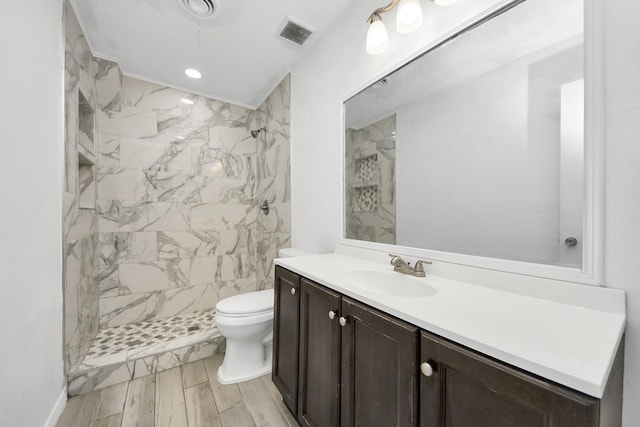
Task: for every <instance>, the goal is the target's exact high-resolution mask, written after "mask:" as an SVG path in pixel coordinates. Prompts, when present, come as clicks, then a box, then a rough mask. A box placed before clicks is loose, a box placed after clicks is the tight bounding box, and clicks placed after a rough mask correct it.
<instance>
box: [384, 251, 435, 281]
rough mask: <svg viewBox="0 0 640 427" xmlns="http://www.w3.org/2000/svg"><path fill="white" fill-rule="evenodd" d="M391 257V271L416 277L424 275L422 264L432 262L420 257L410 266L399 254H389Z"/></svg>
mask: <svg viewBox="0 0 640 427" xmlns="http://www.w3.org/2000/svg"><path fill="white" fill-rule="evenodd" d="M389 256H390V257H391V265H393V271H397V272H400V273H402V274H410V275H412V276H416V277H424V276H425V273H424V268H423V266H422V265H423V264H427V265H428V264H432V262H431V261H427V260H423V259H420V260H418V261H416V265H415V266H414V267H411V265H409V263H408V262H406V261H405V260H403V259H402V258H401V257H400V255H394V254H389Z"/></svg>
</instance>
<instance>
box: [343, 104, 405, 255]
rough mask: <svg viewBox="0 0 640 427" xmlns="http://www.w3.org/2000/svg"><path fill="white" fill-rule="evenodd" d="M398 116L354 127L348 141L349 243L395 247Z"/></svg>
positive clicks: (350, 129)
mask: <svg viewBox="0 0 640 427" xmlns="http://www.w3.org/2000/svg"><path fill="white" fill-rule="evenodd" d="M395 128H396V117H395V114H393V115H391V116H388V117H386V118H384V119H381V120H378V121H376V122H373V123H354V124H353V126H352V127H349V128H348V129H347V132H346V138H345V153H346V158H345V161H346V165H345V175H346V176H345V177H346V187H345V190H346V191H345V208H346V209H345V210H346V218H345V219H346V221H345V231H346V236H347V238H349V239H357V240H368V241H373V242H377V241H384V242H385V243H389V244H395V241H396V232H395V215H396V202H395V160H396V153H395V148H396V144H395Z"/></svg>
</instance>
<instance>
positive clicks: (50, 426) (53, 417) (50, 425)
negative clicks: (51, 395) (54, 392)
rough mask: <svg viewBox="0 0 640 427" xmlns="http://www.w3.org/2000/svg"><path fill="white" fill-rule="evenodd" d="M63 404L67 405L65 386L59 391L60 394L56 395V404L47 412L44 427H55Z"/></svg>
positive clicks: (63, 406) (62, 409)
mask: <svg viewBox="0 0 640 427" xmlns="http://www.w3.org/2000/svg"><path fill="white" fill-rule="evenodd" d="M65 406H67V388H66V387H64V388H63V389H62V391H61V392H60V396H59V397H58V400H56V404H55V405H54V406H53V409H52V410H51V413H50V414H49V418H47V422H46V423H44V427H56V423H57V422H58V418H60V415H62V411H64V408H65Z"/></svg>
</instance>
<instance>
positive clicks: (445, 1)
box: [433, 0, 458, 6]
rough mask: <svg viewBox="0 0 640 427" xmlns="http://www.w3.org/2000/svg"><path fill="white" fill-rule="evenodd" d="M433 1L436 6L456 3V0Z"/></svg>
mask: <svg viewBox="0 0 640 427" xmlns="http://www.w3.org/2000/svg"><path fill="white" fill-rule="evenodd" d="M433 2H434V3H435V4H437V5H438V6H449V5H451V4H454V3H457V2H458V0H433Z"/></svg>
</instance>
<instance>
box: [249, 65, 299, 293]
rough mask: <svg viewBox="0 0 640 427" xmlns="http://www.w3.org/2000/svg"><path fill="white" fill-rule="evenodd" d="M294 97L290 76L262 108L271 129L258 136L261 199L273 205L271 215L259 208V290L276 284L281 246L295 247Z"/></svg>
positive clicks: (262, 113) (259, 197)
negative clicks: (291, 131)
mask: <svg viewBox="0 0 640 427" xmlns="http://www.w3.org/2000/svg"><path fill="white" fill-rule="evenodd" d="M290 98H291V80H290V76H287V77H286V78H285V79H284V80H283V81H282V82H281V83H280V84H279V85H278V86H277V87H276V88H275V89H274V91H273V92H272V93H271V95H269V97H268V98H267V99H266V101H265V102H264V103H263V104H262V105H261V106H260V108H258V114H259V116H260V118H262V117H264V119H263V120H264V123H265V126H266V129H267V130H266V132H262V133H261V134H260V136H259V137H258V193H257V202H258V204H261V203H262V202H263V201H265V200H266V201H267V202H268V203H269V206H270V212H269V215H265V214H264V213H263V212H262V211H258V226H257V234H258V237H257V265H256V269H257V287H258V289H268V288H272V287H273V281H274V264H273V260H274V258H275V257H276V256H277V253H278V250H279V249H281V248H288V247H290V246H291V183H290V176H291V174H290V169H291V161H290V155H289V153H290V137H289V127H290V125H289V123H290V122H289V117H290V114H289V105H290ZM256 128H257V127H256Z"/></svg>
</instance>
